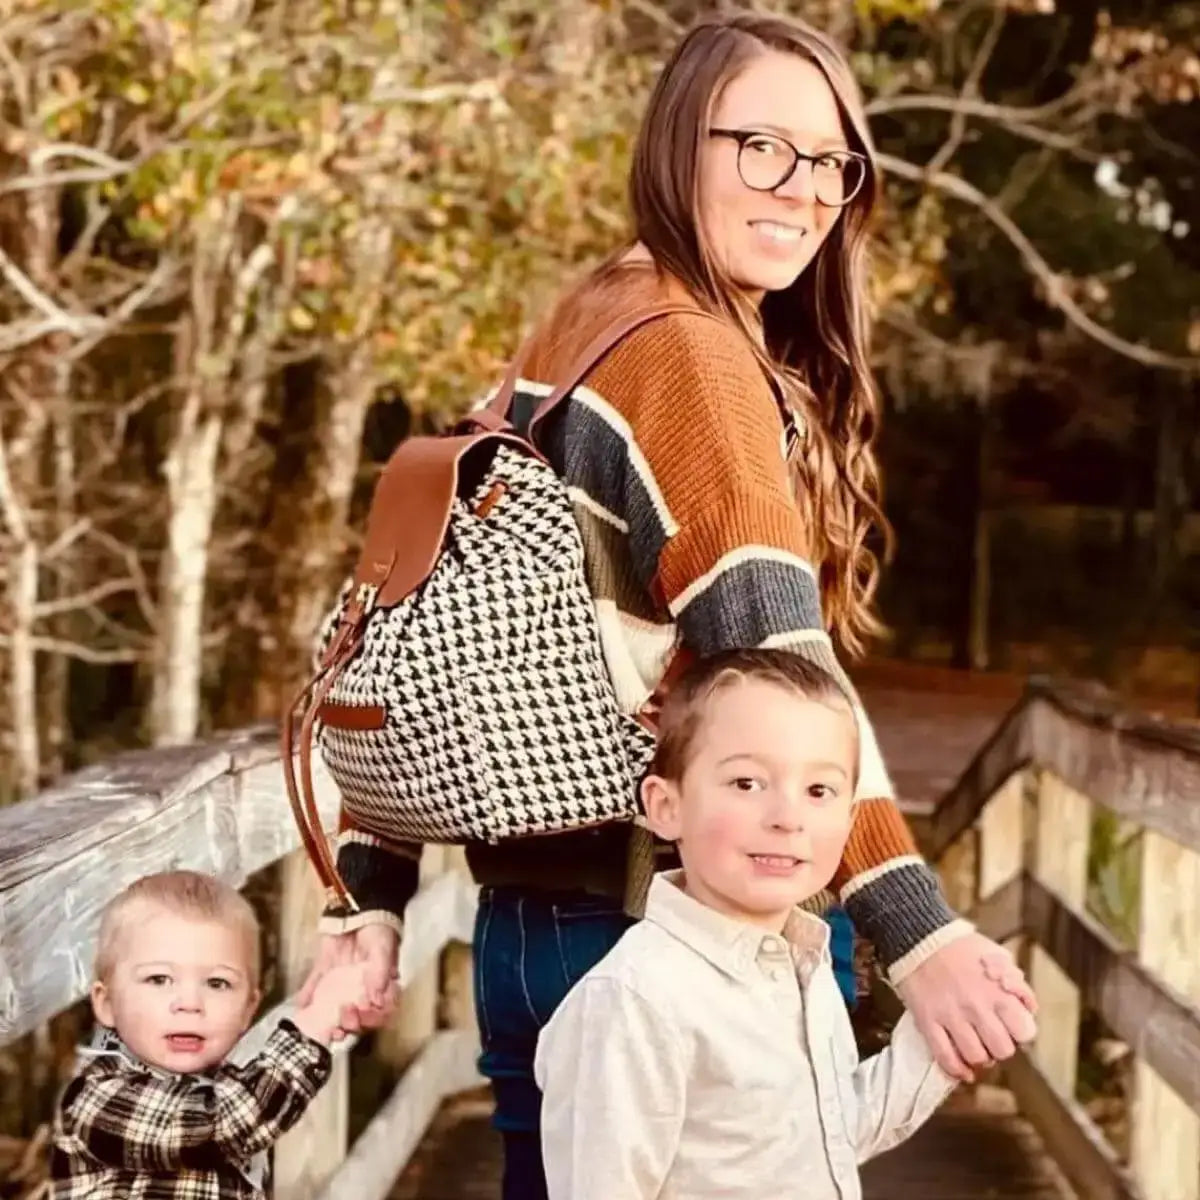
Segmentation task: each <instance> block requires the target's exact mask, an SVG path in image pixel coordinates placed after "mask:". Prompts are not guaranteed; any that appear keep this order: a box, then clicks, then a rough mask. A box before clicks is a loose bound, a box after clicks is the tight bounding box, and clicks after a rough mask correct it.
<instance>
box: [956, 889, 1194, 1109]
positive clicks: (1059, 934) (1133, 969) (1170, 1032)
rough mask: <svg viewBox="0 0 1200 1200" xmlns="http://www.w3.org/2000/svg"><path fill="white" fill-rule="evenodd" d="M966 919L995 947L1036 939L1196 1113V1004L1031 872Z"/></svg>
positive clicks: (1110, 1026)
mask: <svg viewBox="0 0 1200 1200" xmlns="http://www.w3.org/2000/svg"><path fill="white" fill-rule="evenodd" d="M971 919H972V920H973V921H974V922H975V924H976V926H978V928H979V929H980V930H981V931H982V932H984V933H986V934H987V935H988V936H989V937H991V938H994V939H996V940H997V941H1007V940H1008V939H1009V938H1011V937H1014V936H1016V935H1018V934H1025V935H1027V936H1028V937H1031V938H1033V939H1034V940H1035V941H1036V942H1037V944H1038V945H1039V946H1041V947H1042V949H1044V950H1045V951H1047V953H1049V954H1050V956H1051V957H1052V958H1053V959H1054V961H1055V962H1056V963H1058V965H1059V966H1060V967H1061V968H1062V969H1063V971H1064V972H1066V974H1067V975H1068V976H1069V977H1070V979H1071V981H1072V982H1073V983H1074V984H1075V985H1076V986H1077V987H1078V988H1079V989H1080V991H1081V992H1082V994H1083V997H1084V999H1085V1000H1086V1001H1087V1002H1088V1003H1089V1004H1090V1005H1091V1006H1092V1007H1093V1008H1095V1010H1096V1011H1097V1012H1098V1013H1099V1014H1100V1015H1101V1016H1102V1017H1103V1018H1104V1020H1105V1022H1106V1023H1107V1024H1108V1026H1109V1028H1111V1029H1112V1031H1113V1032H1114V1033H1115V1034H1116V1035H1117V1037H1119V1038H1121V1039H1122V1041H1124V1042H1126V1043H1128V1045H1129V1047H1130V1049H1132V1050H1133V1052H1134V1053H1135V1054H1137V1055H1138V1056H1139V1057H1141V1058H1143V1059H1145V1061H1146V1062H1147V1063H1149V1064H1150V1066H1152V1067H1153V1068H1154V1070H1155V1071H1156V1072H1158V1074H1159V1075H1161V1076H1162V1077H1163V1079H1164V1080H1166V1082H1167V1083H1169V1084H1170V1085H1171V1087H1173V1088H1174V1089H1175V1091H1176V1092H1177V1093H1178V1094H1179V1095H1180V1097H1181V1098H1182V1099H1183V1100H1185V1101H1186V1102H1187V1103H1188V1104H1190V1105H1191V1107H1192V1108H1193V1109H1195V1110H1196V1112H1198V1113H1200V1005H1197V1004H1193V1003H1191V1001H1189V1000H1188V999H1187V998H1186V997H1184V996H1181V995H1180V994H1179V993H1178V992H1177V991H1175V989H1174V988H1171V987H1168V986H1167V985H1166V984H1164V983H1162V982H1161V981H1160V980H1158V979H1155V978H1154V976H1153V975H1152V974H1151V973H1150V972H1149V971H1147V970H1146V969H1145V967H1143V966H1141V965H1140V964H1139V963H1138V961H1137V959H1136V958H1135V957H1134V956H1133V954H1132V953H1131V952H1130V951H1128V950H1126V949H1125V948H1124V947H1123V946H1121V945H1120V944H1119V943H1118V942H1117V941H1116V939H1115V938H1114V937H1113V936H1112V935H1111V934H1110V933H1109V932H1108V931H1107V930H1106V929H1104V927H1103V926H1101V925H1100V924H1099V923H1098V922H1096V921H1094V920H1093V919H1092V918H1091V917H1089V916H1088V915H1087V914H1086V913H1078V912H1076V911H1075V910H1074V909H1072V908H1071V907H1070V906H1069V905H1067V904H1065V903H1064V902H1063V901H1062V900H1061V899H1059V897H1058V896H1056V895H1055V894H1054V893H1053V892H1052V891H1051V890H1050V889H1049V888H1047V887H1046V886H1045V885H1044V884H1043V883H1042V882H1041V881H1040V880H1038V879H1035V878H1034V877H1033V876H1032V875H1030V874H1028V873H1023V874H1021V875H1019V876H1016V877H1015V878H1013V879H1010V880H1009V881H1008V883H1006V884H1005V885H1004V887H1002V888H1000V889H999V890H998V891H996V892H993V893H992V894H991V895H990V896H988V897H987V899H986V900H984V901H983V902H982V903H981V904H980V905H979V906H978V907H977V908H976V909H975V911H974V912H973V913H972V914H971Z"/></svg>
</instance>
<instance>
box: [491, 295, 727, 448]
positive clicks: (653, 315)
mask: <svg viewBox="0 0 1200 1200" xmlns="http://www.w3.org/2000/svg"><path fill="white" fill-rule="evenodd" d="M673 313H691V314H693V315H696V316H701V317H710V318H712V319H713V320H720V318H719V317H716V316H715V315H714V314H712V313H710V312H707V311H706V310H705V309H703V308H699V307H698V306H697V305H695V304H685V303H682V302H680V301H678V300H675V301H664V302H663V303H662V304H654V305H650V306H649V307H647V308H639V309H634V310H633V311H632V312H627V313H623V314H621V315H620V316H618V317H616V318H614V319H613V320H612V321H611V322H610V323H609V324H608V325H606V326H604V328H603V329H601V330H600V332H599V333H597V334H596V335H595V336H594V337H593V338H592V340H591V341H590V342H589V343H588V344H587V345H586V346H585V347H584V348H583V350H582V351H581V352H580V353H579V354H578V355H577V356H576V357H575V359H574V361H573V362H572V363H571V366H570V367H569V368H568V369H567V371H566V372H565V373H564V375H563V377H562V378H561V379H560V380H559V381H558V384H557V386H556V387H555V389H554V391H553V392H551V393H550V395H549V396H547V397H546V399H545V400H543V401H542V402H541V404H539V405H538V407H537V411H536V412H535V413H534V415H533V420H532V421H531V422H530V426H529V433H530V437H531V438H532V436H533V431H534V429H535V428H536V427H537V426H538V425H540V424H541V422H542V421H544V420H545V419H546V417H548V416H549V415H550V413H551V412H552V411H553V410H554V409H555V408H557V407H558V405H559V404H561V403H562V401H563V400H564V399H565V398H566V397H567V396H568V395H570V393H571V392H573V391H574V390H575V388H577V387H578V386H579V384H580V383H581V382H582V381H583V379H584V377H585V376H586V375H587V374H588V372H589V371H591V370H592V368H593V367H595V366H596V364H597V363H599V362H600V360H601V359H603V358H604V357H605V356H606V355H608V354H609V353H611V351H613V350H615V349H616V347H617V346H618V345H619V344H620V343H621V342H623V341H624V340H625V339H626V338H627V337H628V336H629V335H630V334H631V333H633V332H634V331H635V330H637V329H640V328H641V327H642V326H643V325H646V324H648V323H649V322H650V321H657V320H659V319H660V318H661V317H669V316H671V315H672V314H673ZM539 334H540V330H535V331H534V332H533V333H532V334H530V335H529V336H528V337H527V338H526V339H525V341H524V342H523V343H522V344H521V348H520V349H519V350H518V351H517V353H516V354H515V355H514V356H513V358H512V360H511V361H510V362H509V364H508V369H507V370H506V371H505V373H504V379H503V381H502V382H501V384H500V387H499V389H498V390H497V392H496V394H495V395H494V396H493V397H492V399H491V401H490V402H489V403H488V405H487V407H486V408H485V409H482V410H481V411H480V412H479V413H476V414H474V416H476V417H479V416H482V415H483V414H484V413H486V414H488V416H487V417H484V419H483V420H482V421H480V422H479V424H481V425H482V424H484V422H485V421H486V422H487V423H488V424H489V425H491V422H492V420H494V418H495V417H499V418H501V419H502V420H507V419H508V416H509V412H510V411H511V409H512V402H513V396H514V395H515V394H516V390H517V382H518V381H519V380H520V378H521V372H522V371H523V370H524V369H525V367H526V366H527V365H528V363H529V360H530V358H531V356H532V353H533V347H534V343H535V342H536V340H537V338H538V336H539Z"/></svg>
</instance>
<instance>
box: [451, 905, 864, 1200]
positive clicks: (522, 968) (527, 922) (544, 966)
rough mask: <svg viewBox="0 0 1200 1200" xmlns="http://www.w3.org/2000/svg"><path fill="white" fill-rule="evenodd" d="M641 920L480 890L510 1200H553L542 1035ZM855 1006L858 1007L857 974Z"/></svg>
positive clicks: (616, 911) (485, 1030) (486, 1006)
mask: <svg viewBox="0 0 1200 1200" xmlns="http://www.w3.org/2000/svg"><path fill="white" fill-rule="evenodd" d="M842 917H843V918H844V920H838V921H837V922H836V923H834V922H831V924H833V933H834V938H833V946H832V949H833V955H834V967H835V970H836V971H837V975H838V982H839V984H840V985H842V988H843V994H847V993H846V986H845V980H846V978H847V973H846V971H845V970H844V969H843V968H844V967H845V965H846V964H847V963H849V962H850V960H851V957H852V953H853V929H852V928H851V927H850V923H849V919H848V918H845V916H844V914H842ZM632 923H633V922H632V921H631V920H630V918H629V917H627V916H626V915H625V914H624V912H622V910H621V905H620V904H619V903H618V902H617V901H616V900H607V899H603V898H601V897H598V896H589V895H587V894H585V893H582V892H578V893H561V894H553V893H547V892H538V891H526V890H524V889H518V888H490V887H485V888H483V889H482V891H481V894H480V897H479V911H478V914H477V915H476V918H475V944H474V951H475V1013H476V1018H477V1019H478V1021H479V1036H480V1041H481V1043H482V1047H483V1053H482V1054H481V1055H480V1058H479V1069H480V1071H481V1072H482V1073H483V1074H484V1075H485V1076H486V1077H487V1078H488V1079H490V1080H491V1082H492V1091H493V1093H494V1094H495V1099H496V1113H495V1116H494V1118H493V1124H494V1125H495V1127H496V1128H497V1129H498V1130H499V1132H500V1134H501V1136H502V1137H503V1139H504V1182H503V1186H502V1192H501V1194H502V1196H503V1200H546V1177H545V1174H544V1172H543V1169H542V1146H541V1138H540V1135H539V1122H540V1118H541V1107H542V1097H541V1093H540V1092H539V1091H538V1086H537V1084H536V1083H535V1082H534V1079H533V1055H534V1051H535V1050H536V1048H537V1039H538V1034H539V1033H540V1032H541V1029H542V1026H543V1025H545V1024H546V1022H547V1021H548V1020H549V1019H550V1015H551V1013H553V1012H554V1010H555V1009H556V1008H557V1007H558V1005H559V1003H560V1002H561V1001H562V999H563V997H564V996H565V995H566V994H567V992H568V991H570V989H571V987H572V986H573V985H574V984H575V983H576V981H578V980H579V979H580V978H582V976H583V975H585V974H586V973H587V972H588V971H589V970H590V969H591V968H592V967H593V966H595V964H596V963H598V962H599V961H600V959H602V958H603V957H604V956H605V955H606V954H607V953H608V952H609V950H611V949H612V948H613V946H615V945H616V944H617V941H618V939H619V938H620V936H621V934H623V933H624V932H625V930H626V929H628V928H629V926H630V925H631V924H632ZM849 987H850V990H849V993H848V994H847V1002H848V1003H850V1002H852V1000H853V990H854V980H853V971H852V970H850V972H849Z"/></svg>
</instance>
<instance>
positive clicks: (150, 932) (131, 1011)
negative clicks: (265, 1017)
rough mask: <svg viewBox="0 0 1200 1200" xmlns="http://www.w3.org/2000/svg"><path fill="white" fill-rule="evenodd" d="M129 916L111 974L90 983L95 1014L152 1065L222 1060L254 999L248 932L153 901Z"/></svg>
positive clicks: (183, 1067) (203, 1066) (192, 1065)
mask: <svg viewBox="0 0 1200 1200" xmlns="http://www.w3.org/2000/svg"><path fill="white" fill-rule="evenodd" d="M130 917H131V921H130V925H129V927H128V928H127V929H126V930H125V931H124V932H123V933H122V936H121V944H120V946H119V952H118V955H117V960H116V964H115V966H114V968H113V972H112V977H111V978H110V979H108V980H107V981H97V982H96V983H95V984H93V986H92V1006H93V1007H94V1009H95V1011H96V1019H97V1020H98V1021H100V1022H101V1024H104V1025H108V1026H110V1027H111V1028H113V1029H115V1030H116V1031H117V1033H118V1034H119V1035H120V1036H121V1039H122V1041H124V1042H125V1044H126V1045H127V1046H128V1047H129V1048H130V1050H132V1051H133V1053H134V1054H136V1055H137V1056H138V1057H139V1058H140V1059H141V1060H142V1061H143V1062H146V1063H149V1064H150V1065H151V1066H155V1067H163V1068H165V1069H167V1070H169V1071H178V1072H180V1073H190V1072H195V1071H204V1070H207V1069H208V1068H210V1067H214V1066H216V1065H217V1064H219V1063H221V1062H223V1061H224V1060H225V1058H227V1057H228V1055H229V1052H230V1051H231V1050H232V1049H233V1047H234V1046H235V1045H236V1044H237V1041H238V1039H239V1038H240V1037H241V1035H242V1034H243V1033H244V1032H245V1031H246V1028H247V1026H248V1025H249V1023H250V1019H251V1017H252V1016H253V1014H254V1010H255V1008H256V1007H257V1005H258V989H257V986H256V982H255V980H254V979H253V978H252V977H251V973H252V971H253V959H252V953H251V947H249V946H248V945H247V944H246V934H245V932H244V931H242V930H240V929H236V928H230V927H227V926H225V925H222V924H219V923H217V922H213V921H202V920H195V919H192V918H189V917H182V916H177V915H176V914H174V913H169V912H164V911H162V910H161V909H155V908H147V910H146V911H145V913H144V915H143V914H132V913H131V914H130ZM139 917H140V918H141V919H140V920H138V918H139ZM135 921H136V924H135V923H134V922H135Z"/></svg>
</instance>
